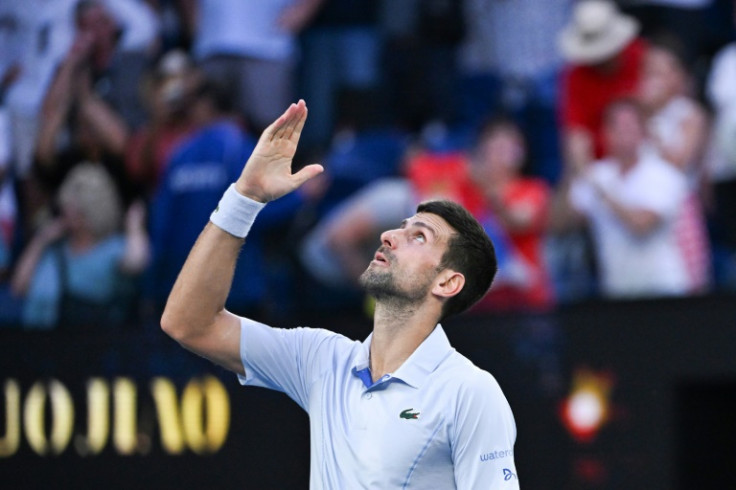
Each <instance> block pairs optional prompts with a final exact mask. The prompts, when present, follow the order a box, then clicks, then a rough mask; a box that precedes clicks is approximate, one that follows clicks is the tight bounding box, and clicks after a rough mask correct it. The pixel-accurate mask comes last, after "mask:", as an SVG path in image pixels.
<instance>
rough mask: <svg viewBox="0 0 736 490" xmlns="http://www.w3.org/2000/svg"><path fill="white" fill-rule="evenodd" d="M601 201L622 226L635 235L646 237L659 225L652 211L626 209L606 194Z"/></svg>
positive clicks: (657, 217) (656, 216)
mask: <svg viewBox="0 0 736 490" xmlns="http://www.w3.org/2000/svg"><path fill="white" fill-rule="evenodd" d="M603 199H604V200H605V202H606V204H607V205H608V207H609V208H610V209H611V211H613V213H614V214H615V215H616V216H618V218H619V219H620V220H621V222H622V223H623V224H624V226H625V227H626V228H628V229H629V231H631V232H632V233H634V234H636V235H646V234H647V233H649V232H650V231H652V230H653V229H654V228H655V227H656V226H657V225H658V224H659V216H658V215H657V214H656V213H654V212H652V211H648V210H644V209H632V208H629V207H626V206H624V205H622V204H621V203H619V202H618V201H617V200H616V199H615V198H613V197H611V196H609V195H607V194H605V195H604V197H603Z"/></svg>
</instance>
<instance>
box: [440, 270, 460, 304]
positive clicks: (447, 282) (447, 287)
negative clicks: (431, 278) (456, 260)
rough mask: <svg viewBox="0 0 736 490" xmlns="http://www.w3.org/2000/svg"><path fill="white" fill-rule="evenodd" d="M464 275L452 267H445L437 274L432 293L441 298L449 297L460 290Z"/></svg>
mask: <svg viewBox="0 0 736 490" xmlns="http://www.w3.org/2000/svg"><path fill="white" fill-rule="evenodd" d="M463 286H465V276H464V275H462V274H461V273H459V272H457V271H454V270H452V269H445V270H443V271H442V272H440V273H439V274H438V275H437V280H436V281H435V283H434V287H433V288H432V294H434V295H436V296H440V297H442V298H451V297H453V296H455V295H457V294H458V293H459V292H460V291H462V289H463Z"/></svg>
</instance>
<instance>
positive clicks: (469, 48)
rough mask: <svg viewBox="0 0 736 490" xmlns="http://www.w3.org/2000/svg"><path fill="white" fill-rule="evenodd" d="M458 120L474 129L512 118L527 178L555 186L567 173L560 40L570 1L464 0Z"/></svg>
mask: <svg viewBox="0 0 736 490" xmlns="http://www.w3.org/2000/svg"><path fill="white" fill-rule="evenodd" d="M464 4H465V16H464V19H465V25H466V31H467V33H466V35H465V37H464V39H463V43H462V46H461V50H460V61H461V63H460V77H461V91H460V97H459V98H460V101H461V112H462V118H463V121H464V122H466V123H470V124H471V125H472V126H473V127H474V129H475V128H477V127H478V126H479V125H480V124H482V123H483V121H485V120H486V119H487V118H488V117H489V116H491V115H493V114H497V113H499V112H501V113H505V114H510V115H512V116H513V117H514V120H515V121H516V122H517V124H519V125H520V126H521V128H522V131H524V134H525V135H526V137H527V138H528V139H529V143H530V144H529V148H528V150H529V152H530V153H531V158H530V163H531V165H532V168H530V169H529V171H530V172H531V173H532V174H534V175H537V176H540V177H543V178H544V179H546V180H547V181H548V182H549V183H555V182H556V181H557V178H558V176H559V173H560V172H561V169H562V162H561V154H560V153H561V152H560V147H559V130H558V120H557V119H558V118H557V101H558V98H559V91H560V86H559V85H560V74H561V71H562V67H563V59H562V56H561V55H560V52H559V50H558V49H557V48H556V45H555V39H556V36H557V34H558V33H559V31H560V30H561V29H562V28H563V27H564V26H565V23H566V22H567V20H568V17H569V14H570V10H571V8H572V5H573V2H572V0H558V1H554V2H539V1H537V0H515V1H513V2H499V1H497V0H465V2H464Z"/></svg>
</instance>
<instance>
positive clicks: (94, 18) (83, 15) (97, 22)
mask: <svg viewBox="0 0 736 490" xmlns="http://www.w3.org/2000/svg"><path fill="white" fill-rule="evenodd" d="M77 29H78V30H79V31H81V32H85V33H89V34H91V35H92V37H93V38H94V41H95V43H98V42H109V41H110V40H114V39H115V36H116V31H117V27H116V26H115V22H114V21H113V19H112V17H110V14H108V13H107V11H106V10H105V8H104V7H103V6H102V5H97V4H92V5H90V6H88V7H86V8H85V9H84V10H83V11H81V12H80V13H79V17H78V18H77Z"/></svg>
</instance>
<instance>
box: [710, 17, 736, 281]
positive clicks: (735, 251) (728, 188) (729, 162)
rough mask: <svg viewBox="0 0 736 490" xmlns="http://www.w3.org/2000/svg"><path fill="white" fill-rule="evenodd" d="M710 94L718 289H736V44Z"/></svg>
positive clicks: (713, 76)
mask: <svg viewBox="0 0 736 490" xmlns="http://www.w3.org/2000/svg"><path fill="white" fill-rule="evenodd" d="M733 15H734V20H735V21H736V10H734V13H733ZM706 93H707V95H708V100H709V102H710V103H711V105H712V107H713V110H714V113H715V115H714V123H713V132H712V136H713V137H712V139H711V141H710V142H709V148H708V157H707V167H708V168H707V173H708V179H709V181H710V182H711V184H712V186H713V200H712V203H711V204H710V220H711V232H712V234H711V237H712V240H713V246H714V259H715V260H714V270H715V272H716V281H717V283H718V286H720V287H721V288H724V289H729V290H736V42H732V43H731V44H729V45H727V46H725V47H724V48H723V49H721V50H720V51H719V52H718V54H717V55H716V57H715V58H714V60H713V66H712V68H711V71H710V74H709V75H708V83H707V87H706Z"/></svg>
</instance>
